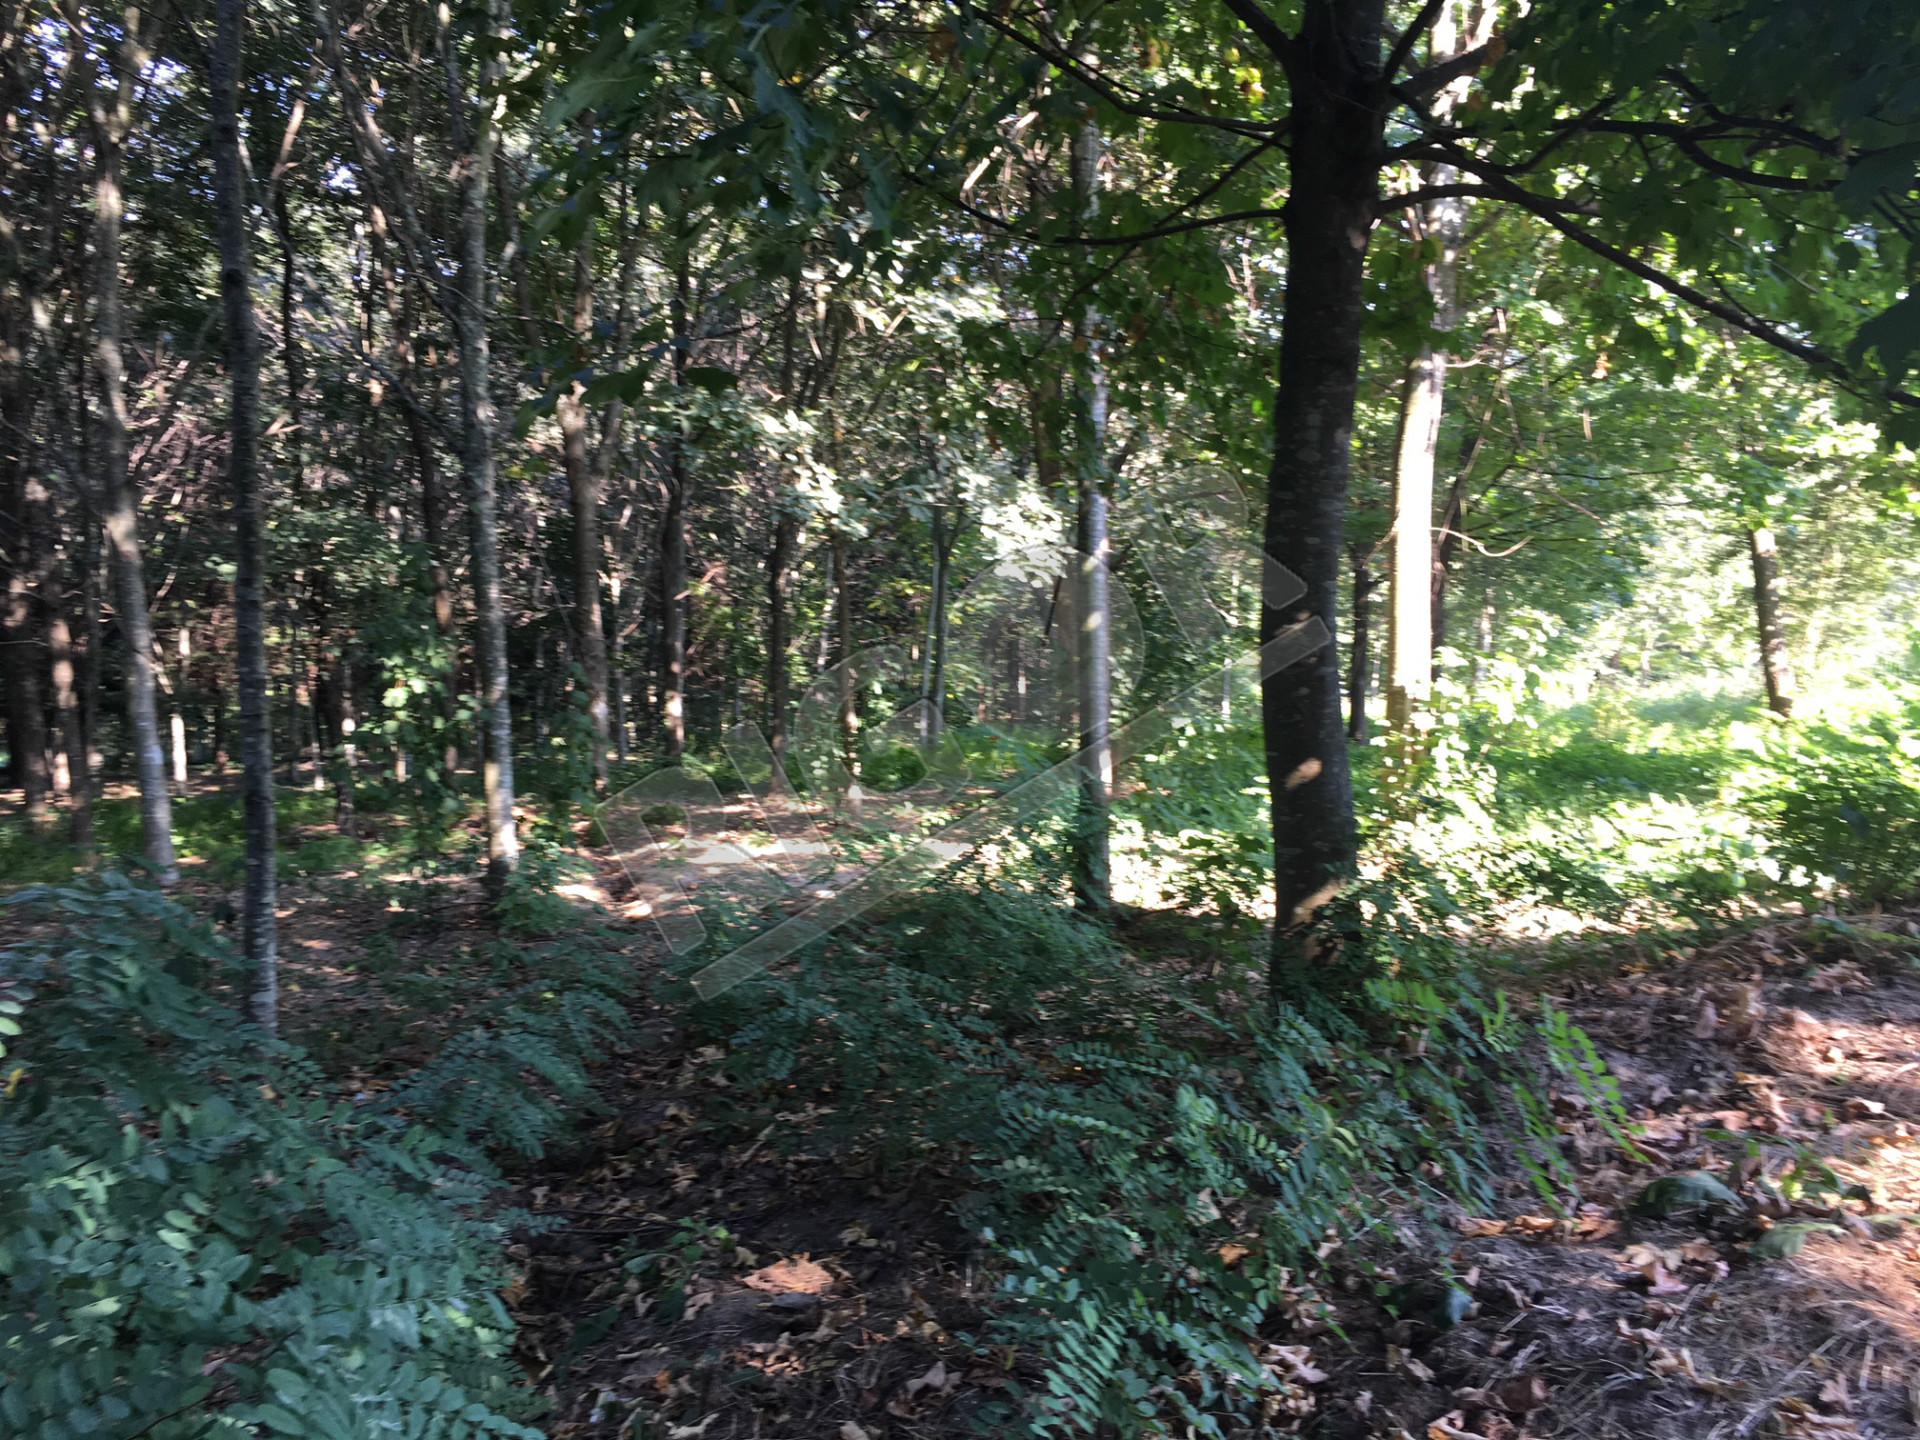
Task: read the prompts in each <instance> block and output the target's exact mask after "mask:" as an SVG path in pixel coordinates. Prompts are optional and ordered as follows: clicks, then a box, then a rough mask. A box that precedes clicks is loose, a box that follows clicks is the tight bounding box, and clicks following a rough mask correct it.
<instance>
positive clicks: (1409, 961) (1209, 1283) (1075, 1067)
mask: <svg viewBox="0 0 1920 1440" xmlns="http://www.w3.org/2000/svg"><path fill="white" fill-rule="evenodd" d="M1048 888H1049V887H1047V886H1046V885H1045V884H1041V885H1038V886H1033V887H1029V886H1025V885H1021V886H1016V885H1012V884H1009V883H1006V881H1005V880H1004V879H998V880H996V879H995V878H993V877H992V876H989V875H987V874H985V873H975V874H972V875H969V876H966V877H962V878H956V879H951V880H948V881H945V882H943V883H940V884H937V885H934V886H931V887H928V888H927V889H925V890H923V891H921V892H920V893H918V894H915V895H913V896H911V897H908V898H905V899H903V900H901V901H899V902H896V903H895V904H894V905H893V906H892V907H891V908H888V909H886V910H884V911H881V912H879V913H876V914H874V915H871V916H869V917H868V918H867V919H866V920H865V921H864V922H862V923H861V924H859V925H858V926H854V927H850V928H849V929H848V930H846V931H843V932H841V933H839V934H836V935H834V936H831V937H829V938H827V939H825V940H824V941H821V942H817V943H816V944H815V945H814V946H812V947H810V948H809V949H808V950H806V951H804V952H802V954H801V955H800V956H799V957H798V960H797V963H795V964H793V965H792V966H790V967H785V968H783V969H781V970H780V971H778V972H775V973H772V974H769V975H765V976H762V977H760V978H759V979H757V980H754V981H752V982H749V983H747V984H745V985H742V986H740V987H738V988H736V989H734V990H732V991H730V992H728V993H726V994H724V995H722V996H719V997H717V998H716V999H713V1000H709V1001H705V1002H696V1001H694V1000H693V999H692V996H691V994H690V992H689V991H688V989H687V988H686V987H685V986H684V982H683V981H680V980H672V981H669V982H668V990H667V995H666V998H668V999H669V1000H671V1001H673V1002H674V1003H677V1004H688V1005H690V1006H691V1010H690V1015H691V1022H690V1023H691V1024H692V1026H693V1034H692V1037H691V1038H692V1039H693V1040H694V1041H695V1042H696V1043H709V1044H718V1045H721V1046H723V1047H725V1050H726V1053H727V1056H728V1060H727V1065H728V1069H729V1072H730V1073H729V1084H728V1086H727V1087H726V1095H727V1096H728V1097H730V1098H729V1099H728V1101H727V1102H726V1103H727V1105H728V1106H729V1107H731V1108H730V1110H728V1111H723V1112H719V1114H718V1115H717V1117H714V1118H719V1119H722V1120H724V1119H727V1118H731V1119H732V1121H733V1122H734V1123H735V1124H736V1125H738V1126H739V1127H740V1129H741V1132H742V1133H743V1134H744V1133H746V1132H747V1131H748V1130H750V1129H759V1128H760V1127H762V1126H764V1125H766V1124H767V1122H768V1121H769V1120H770V1119H771V1118H772V1117H773V1116H774V1115H775V1114H777V1113H778V1112H780V1111H782V1110H791V1109H792V1107H793V1106H794V1104H795V1103H796V1098H798V1099H800V1100H804V1101H806V1102H810V1103H812V1104H814V1105H816V1106H817V1107H819V1109H820V1110H821V1111H823V1112H827V1117H828V1118H827V1119H826V1121H825V1122H824V1123H825V1124H826V1126H827V1129H826V1130H825V1131H824V1132H813V1131H810V1132H809V1135H808V1140H807V1143H808V1144H809V1145H810V1146H812V1145H816V1144H818V1143H821V1140H822V1138H823V1133H824V1138H827V1139H829V1140H832V1141H836V1142H837V1143H838V1144H839V1145H840V1146H841V1147H842V1148H843V1150H844V1152H845V1153H846V1154H847V1155H848V1156H849V1158H850V1159H851V1158H852V1157H863V1158H864V1160H865V1162H866V1163H867V1164H869V1165H871V1166H873V1167H876V1168H877V1169H879V1170H880V1171H881V1172H882V1173H906V1172H907V1171H909V1170H917V1169H918V1167H922V1166H927V1165H933V1166H936V1167H940V1168H944V1169H946V1170H947V1171H949V1172H950V1173H951V1175H952V1178H953V1180H954V1181H955V1183H956V1185H957V1186H958V1187H959V1188H960V1190H961V1191H962V1193H963V1195H964V1199H963V1200H962V1201H961V1206H960V1208H961V1212H962V1216H963V1218H964V1219H965V1220H966V1221H967V1223H968V1224H969V1226H970V1228H971V1230H972V1231H973V1233H975V1234H976V1235H977V1236H978V1237H979V1239H980V1242H981V1243H982V1245H983V1246H984V1247H985V1249H986V1250H987V1252H988V1253H989V1254H990V1256H991V1257H992V1264H993V1267H994V1268H995V1269H996V1270H997V1271H998V1273H999V1276H1000V1284H1001V1287H1002V1292H1003V1303H1002V1304H1001V1305H1000V1306H999V1307H997V1309H996V1312H995V1314H994V1316H993V1318H992V1319H991V1320H990V1321H988V1322H987V1324H986V1326H985V1328H984V1329H982V1330H981V1331H980V1332H979V1333H978V1334H975V1335H973V1336H970V1337H964V1338H966V1339H969V1340H970V1341H971V1342H972V1343H973V1344H975V1345H976V1346H977V1347H979V1349H980V1350H981V1351H982V1352H983V1353H984V1352H986V1351H987V1350H988V1349H989V1347H992V1346H996V1345H1011V1346H1013V1347H1015V1349H1016V1350H1017V1351H1018V1352H1019V1353H1021V1354H1023V1355H1025V1356H1027V1357H1029V1358H1030V1360H1031V1361H1032V1362H1033V1363H1032V1364H1031V1365H1030V1366H1029V1367H1027V1368H1026V1369H1023V1370H1022V1371H1021V1372H1020V1373H1021V1375H1022V1376H1023V1377H1024V1378H1025V1380H1026V1384H1025V1385H1024V1387H1023V1388H1022V1389H1021V1390H1020V1391H1019V1393H1018V1394H1017V1396H1016V1398H1014V1399H1012V1400H1010V1401H1007V1402H1005V1403H1003V1404H1001V1405H1000V1406H999V1408H998V1409H996V1410H994V1411H992V1412H991V1413H989V1414H986V1415H983V1417H982V1419H983V1423H985V1424H987V1425H988V1427H989V1428H991V1429H994V1430H995V1431H996V1432H999V1433H1006V1432H1009V1431H1017V1432H1020V1433H1026V1434H1031V1435H1048V1434H1069V1433H1071V1434H1092V1433H1104V1432H1105V1431H1106V1430H1108V1429H1111V1430H1112V1431H1113V1432H1114V1433H1119V1434H1124V1435H1143V1436H1144V1435H1158V1434H1169V1433H1183V1434H1193V1435H1220V1434H1225V1433H1228V1430H1229V1429H1230V1428H1235V1427H1244V1426H1246V1425H1248V1424H1255V1425H1257V1424H1260V1423H1264V1421H1265V1420H1267V1419H1271V1418H1272V1417H1273V1416H1274V1415H1275V1414H1277V1413H1278V1412H1279V1410H1280V1409H1281V1408H1283V1407H1284V1406H1285V1404H1286V1403H1287V1400H1288V1398H1289V1395H1290V1394H1291V1393H1292V1392H1291V1384H1290V1382H1289V1380H1288V1379H1287V1372H1286V1370H1285V1367H1284V1366H1283V1365H1280V1364H1277V1363H1276V1364H1269V1363H1268V1362H1269V1359H1270V1358H1271V1356H1270V1353H1269V1347H1270V1346H1272V1345H1274V1344H1276V1343H1278V1342H1279V1341H1280V1340H1281V1338H1282V1337H1284V1336H1285V1334H1286V1333H1287V1329H1288V1324H1289V1322H1290V1321H1291V1320H1292V1319H1294V1318H1296V1317H1297V1316H1298V1315H1299V1313H1300V1312H1301V1311H1302V1310H1303V1309H1306V1310H1311V1309H1312V1308H1314V1305H1315V1301H1314V1300H1313V1297H1312V1291H1311V1283H1312V1279H1313V1276H1314V1275H1315V1273H1316V1272H1317V1270H1318V1268H1319V1265H1318V1257H1319V1256H1320V1255H1321V1254H1322V1253H1323V1251H1324V1249H1325V1247H1327V1246H1328V1243H1329V1241H1330V1240H1332V1239H1333V1238H1335V1237H1341V1236H1344V1237H1348V1238H1352V1237H1355V1236H1357V1235H1359V1234H1360V1233H1362V1232H1364V1231H1365V1230H1366V1229H1367V1228H1368V1227H1369V1226H1371V1225H1375V1224H1378V1223H1382V1222H1383V1221H1384V1220H1385V1218H1386V1217H1387V1216H1388V1215H1389V1214H1390V1213H1391V1212H1393V1211H1394V1210H1395V1209H1397V1208H1404V1206H1412V1207H1414V1208H1416V1209H1417V1208H1419V1207H1420V1206H1422V1205H1424V1204H1430V1203H1432V1202H1436V1201H1438V1200H1440V1199H1441V1198H1443V1197H1446V1196H1454V1197H1460V1198H1468V1197H1484V1191H1485V1187H1486V1186H1487V1184H1488V1182H1489V1181H1490V1179H1491V1178H1492V1177H1493V1176H1494V1175H1495V1174H1496V1173H1498V1172H1499V1171H1500V1170H1501V1168H1502V1167H1505V1166H1509V1165H1517V1166H1519V1167H1521V1168H1523V1169H1525V1170H1526V1171H1527V1172H1528V1173H1530V1174H1531V1175H1533V1177H1534V1178H1535V1181H1536V1183H1537V1185H1538V1186H1539V1188H1540V1189H1541V1190H1542V1192H1543V1193H1544V1194H1545V1195H1546V1196H1547V1197H1548V1199H1549V1201H1550V1202H1553V1203H1558V1202H1560V1201H1561V1200H1563V1199H1564V1197H1565V1196H1567V1195H1568V1194H1569V1193H1570V1186H1571V1183H1572V1177H1571V1174H1570V1173H1569V1171H1568V1169H1567V1167H1566V1165H1565V1163H1564V1161H1563V1160H1562V1159H1561V1156H1560V1151H1559V1149H1558V1145H1557V1139H1558V1133H1557V1130H1556V1129H1555V1127H1554V1125H1553V1122H1552V1118H1551V1110H1550V1096H1551V1092H1552V1091H1554V1090H1556V1089H1574V1090H1577V1091H1579V1092H1581V1093H1582V1094H1583V1095H1584V1096H1585V1097H1586V1099H1587V1101H1588V1103H1589V1105H1590V1106H1591V1108H1592V1110H1593V1112H1594V1113H1596V1114H1599V1115H1600V1116H1602V1117H1603V1118H1605V1119H1607V1120H1609V1121H1610V1122H1613V1123H1615V1124H1616V1126H1617V1125H1618V1124H1619V1122H1620V1117H1621V1111H1620V1107H1619V1103H1618V1099H1617V1096H1616V1095H1615V1094H1614V1092H1613V1091H1612V1088H1611V1082H1610V1081H1609V1079H1608V1077H1607V1076H1606V1075H1605V1073H1604V1071H1603V1069H1602V1067H1601V1066H1600V1064H1599V1061H1598V1059H1597V1057H1596V1056H1595V1055H1594V1053H1593V1051H1592V1048H1591V1046H1589V1045H1587V1044H1586V1043H1585V1041H1584V1037H1582V1036H1581V1035H1580V1034H1579V1033H1578V1032H1577V1031H1576V1030H1574V1029H1573V1028H1572V1027H1571V1026H1570V1025H1568V1024H1567V1022H1566V1020H1565V1017H1564V1016H1562V1015H1560V1014H1558V1013H1557V1012H1553V1011H1551V1010H1549V1011H1547V1012H1546V1013H1545V1014H1544V1015H1543V1016H1540V1017H1536V1018H1534V1019H1527V1018H1523V1017H1522V1016H1521V1015H1520V1014H1519V1013H1517V1012H1516V1011H1515V1010H1514V1009H1512V1008H1510V1007H1509V1006H1508V1005H1507V1004H1506V1002H1505V1001H1504V1000H1503V999H1501V998H1500V997H1498V996H1493V995H1482V994H1480V993H1478V992H1477V991H1476V989H1475V988H1474V987H1473V986H1472V985H1471V984H1470V983H1469V982H1468V981H1467V979H1466V978H1465V971H1464V965H1463V962H1464V960H1465V958H1466V957H1465V955H1464V953H1463V952H1462V951H1461V949H1460V947H1459V946H1458V944H1457V942H1455V941H1454V940H1453V939H1451V938H1450V937H1449V935H1448V932H1447V931H1446V929H1445V926H1444V924H1443V923H1441V922H1442V919H1443V917H1441V916H1439V915H1437V914H1436V913H1434V911H1433V908H1432V895H1431V892H1430V889H1429V888H1427V887H1422V886H1419V885H1410V884H1408V883H1407V877H1400V878H1399V880H1398V882H1397V883H1395V884H1392V885H1388V884H1385V883H1381V884H1378V885H1373V886H1362V887H1357V888H1355V889H1354V890H1353V891H1351V892H1350V893H1349V894H1348V895H1347V896H1346V897H1344V898H1343V899H1342V900H1341V901H1340V902H1339V904H1338V905H1336V906H1335V907H1333V908H1332V910H1331V911H1330V913H1329V916H1328V921H1327V923H1328V925H1329V926H1331V927H1336V928H1338V929H1340V930H1342V931H1343V932H1345V933H1344V938H1345V940H1346V941H1347V945H1346V949H1345V954H1346V956H1347V959H1346V961H1345V964H1346V967H1347V971H1346V973H1343V974H1342V975H1340V976H1337V977H1335V976H1328V977H1326V979H1327V982H1328V984H1327V986H1326V988H1325V989H1324V990H1323V994H1326V995H1337V996H1339V997H1341V998H1340V1001H1339V1003H1334V1002H1333V1001H1331V1000H1320V1001H1317V1002H1315V1003H1313V1004H1312V1005H1311V1006H1302V1007H1287V1008H1283V1009H1280V1010H1278V1011H1274V1010H1271V1009H1269V1008H1268V1007H1267V1006H1266V1005H1265V1004H1264V1003H1261V1002H1259V1001H1258V1000H1256V999H1255V997H1253V996H1252V995H1250V994H1245V993H1243V994H1241V995H1240V996H1239V997H1238V1000H1239V1003H1231V1002H1229V1003H1224V1004H1201V1003H1197V1002H1195V1001H1194V1000H1193V999H1191V998H1189V997H1188V996H1187V995H1186V994H1185V993H1184V986H1183V985H1182V983H1181V982H1180V980H1179V979H1178V978H1177V977H1172V976H1168V975H1165V974H1161V973H1156V971H1155V969H1154V968H1153V967H1152V966H1151V965H1148V964H1143V963H1142V962H1141V961H1140V960H1139V959H1138V958H1137V957H1135V956H1133V955H1131V954H1128V953H1127V952H1126V951H1125V950H1123V949H1122V948H1120V947H1119V946H1117V945H1116V944H1115V943H1114V942H1113V941H1112V940H1111V939H1110V938H1109V937H1108V935H1107V934H1106V933H1105V932H1103V931H1100V930H1098V929H1096V928H1094V927H1092V926H1090V925H1089V924H1087V923H1086V922H1084V921H1083V920H1081V919H1080V918H1079V917H1078V916H1076V915H1075V914H1074V913H1073V912H1072V911H1071V910H1068V909H1065V908H1063V907H1061V906H1059V905H1058V904H1056V903H1054V902H1053V900H1051V899H1050V898H1048V896H1047V891H1048ZM712 943H714V944H718V945H721V946H724V945H725V943H726V937H725V936H724V935H720V936H718V937H716V939H715V940H714V941H713V942H712ZM710 953H711V952H709V951H701V952H696V953H695V954H694V955H692V956H690V957H687V958H686V959H685V960H684V961H683V962H682V965H681V968H682V972H683V973H685V974H690V973H692V972H693V971H695V970H697V969H698V968H699V967H700V965H701V964H702V963H704V961H705V960H706V959H707V958H710ZM1542 1057H1544V1062H1543V1060H1542ZM1543 1063H1544V1066H1545V1069H1546V1071H1548V1072H1553V1073H1543V1072H1542V1064H1543ZM836 1124H837V1126H838V1129H837V1130H836V1129H834V1128H833V1127H834V1126H835V1125H836ZM1515 1140H1517V1142H1518V1143H1517V1145H1516V1144H1514V1143H1513V1141H1515ZM1390 1199H1394V1200H1398V1201H1400V1202H1403V1206H1395V1205H1393V1204H1389V1203H1385V1202H1387V1201H1389V1200H1390ZM1242 1433H1244V1432H1242Z"/></svg>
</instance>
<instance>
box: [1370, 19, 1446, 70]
mask: <svg viewBox="0 0 1920 1440" xmlns="http://www.w3.org/2000/svg"><path fill="white" fill-rule="evenodd" d="M1446 3H1447V0H1426V3H1425V4H1424V5H1422V6H1421V7H1420V13H1419V14H1418V15H1415V16H1414V17H1413V21H1412V23H1411V24H1409V25H1408V26H1407V28H1406V29H1405V30H1402V31H1401V32H1400V38H1399V39H1398V40H1395V41H1394V42H1393V49H1392V50H1390V51H1389V52H1388V53H1387V68H1386V69H1385V70H1383V71H1381V72H1380V73H1381V74H1383V75H1385V76H1386V77H1387V79H1388V80H1389V81H1391V80H1392V79H1393V77H1394V76H1396V75H1398V74H1399V73H1400V67H1401V66H1402V65H1404V64H1406V63H1407V57H1408V56H1409V55H1411V54H1413V47H1414V46H1415V45H1417V44H1418V43H1419V41H1420V35H1421V32H1423V31H1425V30H1428V29H1431V28H1432V26H1433V22H1434V21H1436V20H1438V19H1439V18H1440V12H1441V10H1442V9H1444V8H1445V7H1446ZM1435 88H1436V89H1437V88H1439V87H1437V86H1436V87H1435Z"/></svg>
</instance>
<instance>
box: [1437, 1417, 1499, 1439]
mask: <svg viewBox="0 0 1920 1440" xmlns="http://www.w3.org/2000/svg"><path fill="white" fill-rule="evenodd" d="M1427 1440H1487V1437H1486V1436H1485V1435H1482V1434H1481V1433H1480V1432H1479V1431H1478V1430H1469V1429H1467V1417H1466V1413H1465V1412H1464V1411H1460V1410H1450V1411H1448V1412H1447V1413H1446V1414H1445V1415H1442V1416H1441V1417H1440V1418H1439V1419H1438V1420H1435V1421H1434V1422H1433V1423H1432V1424H1431V1425H1429V1426H1427Z"/></svg>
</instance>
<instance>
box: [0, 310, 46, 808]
mask: <svg viewBox="0 0 1920 1440" xmlns="http://www.w3.org/2000/svg"><path fill="white" fill-rule="evenodd" d="M9 308H10V309H11V308H12V307H9ZM22 353H23V352H22V347H20V346H19V344H18V342H17V337H9V336H4V335H0V355H7V356H9V357H13V358H11V359H10V360H9V363H8V369H9V370H10V371H11V372H12V374H10V375H9V377H8V381H9V383H8V387H7V393H6V395H5V397H4V400H3V401H0V407H3V408H0V430H3V431H4V438H3V439H0V443H4V445H5V447H6V449H5V453H4V457H3V458H0V577H4V590H3V591H0V684H4V685H5V687H6V707H7V754H8V758H9V760H10V762H11V764H12V767H13V779H14V783H15V784H16V785H18V786H19V787H20V791H21V795H22V798H23V799H24V801H25V804H26V816H27V823H28V824H29V825H30V826H32V827H33V828H34V829H36V830H37V829H39V828H40V827H41V826H42V825H44V824H45V823H46V821H47V795H48V790H49V785H48V776H47V729H46V710H45V701H44V696H43V692H42V690H41V685H40V675H41V667H42V658H43V657H42V653H41V644H40V617H39V614H38V611H39V608H40V607H39V606H38V605H36V604H35V603H34V598H35V597H34V588H35V587H34V580H35V575H36V572H37V571H38V570H39V568H40V563H39V549H40V546H41V545H42V544H43V543H44V539H43V536H42V534H41V529H42V525H41V521H42V519H43V518H44V515H45V512H46V508H47V506H46V493H45V490H44V489H43V488H42V486H41V483H40V481H39V480H37V479H35V478H33V477H32V476H30V475H29V473H28V472H29V468H30V467H29V462H28V455H27V439H26V437H27V434H28V432H29V428H30V420H31V415H32V411H33V399H32V389H31V384H30V382H29V380H28V377H27V374H26V367H25V365H24V364H22V363H21V362H20V359H19V358H18V357H20V356H21V355H22Z"/></svg>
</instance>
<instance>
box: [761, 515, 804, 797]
mask: <svg viewBox="0 0 1920 1440" xmlns="http://www.w3.org/2000/svg"><path fill="white" fill-rule="evenodd" d="M799 542H800V521H799V519H798V518H797V517H796V516H794V515H793V514H791V513H790V512H788V511H787V510H786V509H785V508H784V507H783V508H782V510H781V512H780V514H779V515H778V516H776V517H775V519H774V522H773V545H772V547H771V549H769V550H768V552H767V745H768V748H769V749H771V750H772V751H773V758H774V762H775V763H776V764H784V763H785V761H786V758H787V712H788V710H789V708H791V704H792V702H791V699H790V697H789V694H788V680H787V671H788V652H789V651H790V650H791V649H792V648H793V616H792V613H791V610H790V607H789V605H788V600H789V596H788V594H787V591H788V588H789V583H790V578H791V575H792V572H793V559H794V551H795V550H796V549H797V548H798V546H799ZM773 780H774V783H775V784H776V785H778V784H781V783H784V777H783V776H781V775H776V776H774V777H773Z"/></svg>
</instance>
